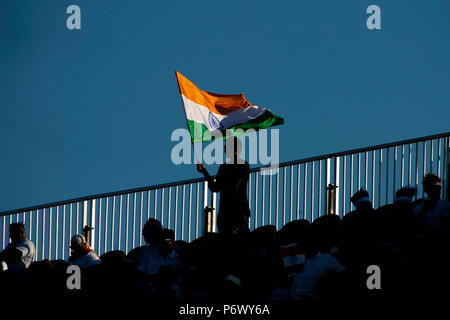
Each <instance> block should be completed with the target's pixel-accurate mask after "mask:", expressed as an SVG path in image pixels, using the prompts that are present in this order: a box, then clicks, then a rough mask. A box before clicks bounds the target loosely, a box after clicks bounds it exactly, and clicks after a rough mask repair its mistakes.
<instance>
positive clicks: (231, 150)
mask: <svg viewBox="0 0 450 320" xmlns="http://www.w3.org/2000/svg"><path fill="white" fill-rule="evenodd" d="M241 150H242V141H241V140H240V139H238V138H236V137H229V138H227V139H226V140H225V146H224V150H223V151H224V152H225V155H226V157H227V159H237V158H239V155H240V154H241Z"/></svg>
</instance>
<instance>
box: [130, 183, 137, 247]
mask: <svg viewBox="0 0 450 320" xmlns="http://www.w3.org/2000/svg"><path fill="white" fill-rule="evenodd" d="M131 230H132V232H133V234H132V235H131V249H133V248H134V247H135V246H136V192H135V193H133V228H132V229H131Z"/></svg>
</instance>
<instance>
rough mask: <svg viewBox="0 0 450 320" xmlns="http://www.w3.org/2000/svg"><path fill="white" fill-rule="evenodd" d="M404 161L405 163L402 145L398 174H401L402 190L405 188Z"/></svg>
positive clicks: (403, 146)
mask: <svg viewBox="0 0 450 320" xmlns="http://www.w3.org/2000/svg"><path fill="white" fill-rule="evenodd" d="M404 161H405V145H402V157H401V163H400V164H401V167H400V172H401V182H402V184H401V186H400V187H401V188H403V187H404V186H405V173H404V171H405V168H404Z"/></svg>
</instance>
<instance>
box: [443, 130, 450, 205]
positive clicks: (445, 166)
mask: <svg viewBox="0 0 450 320" xmlns="http://www.w3.org/2000/svg"><path fill="white" fill-rule="evenodd" d="M449 140H450V137H445V138H444V155H443V156H444V160H443V164H442V166H443V169H444V170H443V176H442V178H443V179H442V181H443V182H444V183H443V186H442V192H443V196H442V198H443V199H445V197H447V195H448V186H449V183H450V181H448V166H449V163H450V161H449V159H448V157H449ZM447 200H450V199H447Z"/></svg>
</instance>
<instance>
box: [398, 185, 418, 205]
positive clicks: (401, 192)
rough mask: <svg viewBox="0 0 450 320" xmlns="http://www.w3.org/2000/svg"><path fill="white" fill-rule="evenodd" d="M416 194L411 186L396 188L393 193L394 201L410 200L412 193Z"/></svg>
mask: <svg viewBox="0 0 450 320" xmlns="http://www.w3.org/2000/svg"><path fill="white" fill-rule="evenodd" d="M415 194H416V189H415V188H411V187H404V188H401V189H398V190H397V192H396V193H395V201H401V202H409V203H410V202H412V199H413V197H414V195H415Z"/></svg>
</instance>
